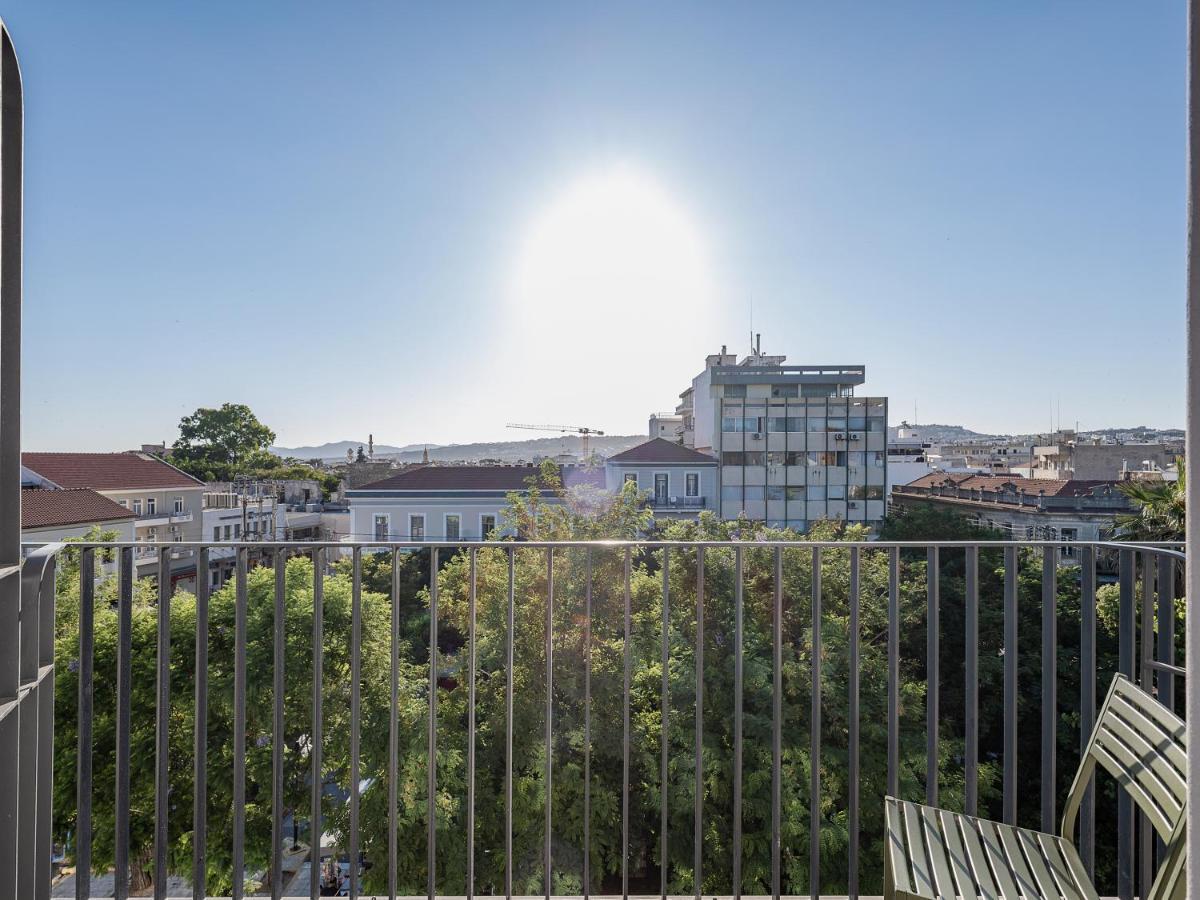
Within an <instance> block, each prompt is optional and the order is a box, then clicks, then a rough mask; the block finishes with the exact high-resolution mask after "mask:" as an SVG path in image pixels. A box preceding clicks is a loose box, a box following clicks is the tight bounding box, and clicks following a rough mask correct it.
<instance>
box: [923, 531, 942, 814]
mask: <svg viewBox="0 0 1200 900" xmlns="http://www.w3.org/2000/svg"><path fill="white" fill-rule="evenodd" d="M940 568H941V566H940V560H939V557H938V548H937V547H930V548H929V549H928V550H927V551H926V562H925V602H926V607H925V609H926V613H925V615H926V619H925V645H926V651H925V672H926V675H925V802H926V803H927V804H928V805H929V806H937V804H938V694H939V686H940V684H941V666H940V665H939V663H940V659H939V649H938V639H939V638H940V637H941V635H940V634H939V630H940V628H941V623H940V621H939V612H940V610H939V608H938V607H939V602H938V591H939V588H940V585H939V583H938V576H939V572H940Z"/></svg>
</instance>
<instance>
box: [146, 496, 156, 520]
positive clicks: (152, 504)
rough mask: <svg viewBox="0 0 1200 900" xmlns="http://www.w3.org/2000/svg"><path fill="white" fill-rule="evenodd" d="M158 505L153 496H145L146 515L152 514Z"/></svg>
mask: <svg viewBox="0 0 1200 900" xmlns="http://www.w3.org/2000/svg"><path fill="white" fill-rule="evenodd" d="M157 505H158V501H157V500H156V499H155V498H154V497H147V498H146V515H148V516H152V515H154V510H155V508H156V507H157Z"/></svg>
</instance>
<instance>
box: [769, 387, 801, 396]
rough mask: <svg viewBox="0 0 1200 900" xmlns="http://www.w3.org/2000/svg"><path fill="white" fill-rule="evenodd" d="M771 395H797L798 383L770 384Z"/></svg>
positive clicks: (798, 391)
mask: <svg viewBox="0 0 1200 900" xmlns="http://www.w3.org/2000/svg"><path fill="white" fill-rule="evenodd" d="M771 396H772V397H799V396H800V385H798V384H773V385H771Z"/></svg>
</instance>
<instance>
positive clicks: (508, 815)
mask: <svg viewBox="0 0 1200 900" xmlns="http://www.w3.org/2000/svg"><path fill="white" fill-rule="evenodd" d="M515 553H516V550H514V549H513V548H512V547H509V548H508V630H507V633H506V634H505V648H504V650H505V663H506V666H505V684H504V896H505V897H506V898H507V900H512V875H513V865H512V853H513V644H514V643H515V639H514V636H515V634H516V577H517V576H516V557H515V555H514V554H515Z"/></svg>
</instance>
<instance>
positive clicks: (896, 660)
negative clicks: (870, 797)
mask: <svg viewBox="0 0 1200 900" xmlns="http://www.w3.org/2000/svg"><path fill="white" fill-rule="evenodd" d="M887 654H888V685H887V692H888V724H887V730H888V740H887V745H888V749H887V756H888V768H887V771H888V775H887V778H888V793H889V794H890V795H891V796H893V797H897V796H899V794H900V549H899V548H898V547H892V548H891V549H889V550H888V639H887Z"/></svg>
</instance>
